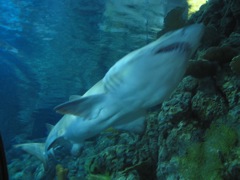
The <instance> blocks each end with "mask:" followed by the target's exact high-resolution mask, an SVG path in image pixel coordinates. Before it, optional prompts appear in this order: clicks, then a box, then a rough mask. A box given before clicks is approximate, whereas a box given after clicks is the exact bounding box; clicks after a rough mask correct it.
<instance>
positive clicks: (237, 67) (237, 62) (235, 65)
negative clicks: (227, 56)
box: [230, 55, 240, 74]
mask: <svg viewBox="0 0 240 180" xmlns="http://www.w3.org/2000/svg"><path fill="white" fill-rule="evenodd" d="M230 67H231V69H232V71H233V72H235V73H238V74H240V55H238V56H235V57H234V58H233V59H232V61H231V62H230Z"/></svg>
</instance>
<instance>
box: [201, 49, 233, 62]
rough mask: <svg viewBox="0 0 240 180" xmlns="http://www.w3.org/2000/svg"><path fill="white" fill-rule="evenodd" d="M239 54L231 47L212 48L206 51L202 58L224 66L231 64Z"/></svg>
mask: <svg viewBox="0 0 240 180" xmlns="http://www.w3.org/2000/svg"><path fill="white" fill-rule="evenodd" d="M237 54H238V51H237V50H235V49H234V48H231V47H227V46H225V47H210V48H208V49H207V50H206V52H205V54H204V55H203V56H202V58H203V59H206V60H209V61H217V62H218V63H220V64H224V63H228V62H230V61H231V60H232V58H233V57H234V56H236V55H237Z"/></svg>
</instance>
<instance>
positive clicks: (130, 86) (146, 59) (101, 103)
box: [55, 24, 204, 141]
mask: <svg viewBox="0 0 240 180" xmlns="http://www.w3.org/2000/svg"><path fill="white" fill-rule="evenodd" d="M203 33H204V25H202V24H193V25H189V26H186V27H183V28H181V29H178V30H176V31H172V32H169V33H166V34H165V35H163V36H161V37H160V38H159V39H157V40H156V41H154V42H152V43H150V44H148V45H146V46H144V47H142V48H140V49H138V50H135V51H133V52H131V53H129V54H128V55H126V56H125V57H123V58H122V59H120V60H119V61H117V62H116V63H115V64H114V65H113V66H112V67H111V68H110V69H109V71H108V72H107V73H106V74H105V76H104V77H103V79H102V81H101V83H102V85H101V86H102V87H101V88H102V89H103V90H102V93H99V94H93V95H88V96H85V97H84V96H83V97H81V98H78V99H75V100H72V101H68V102H65V103H62V104H60V105H58V106H56V107H55V110H56V112H58V113H61V114H71V115H74V116H77V117H82V118H83V119H84V121H86V122H85V123H92V124H94V122H98V124H99V126H98V127H95V126H93V128H92V130H93V131H94V132H98V131H99V129H101V130H102V129H106V128H107V127H109V126H111V125H123V124H126V123H130V121H132V122H134V121H135V119H137V118H136V117H137V116H136V114H139V113H140V112H144V111H146V110H147V109H149V108H151V107H153V106H155V105H158V104H160V103H161V102H163V101H164V100H165V99H166V98H167V97H168V96H169V95H170V94H171V93H172V92H173V90H174V89H175V88H176V86H177V85H178V84H179V82H180V81H181V79H182V78H183V76H184V73H185V71H186V68H187V65H188V60H189V59H190V58H191V56H192V55H193V53H194V52H195V51H196V49H197V48H198V46H199V44H200V41H201V38H202V36H203ZM140 114H141V113H140ZM131 116H132V117H134V116H135V118H127V117H131ZM130 119H131V120H130ZM81 125H82V122H80V123H79V124H78V122H77V123H74V124H72V126H71V128H70V129H71V130H69V131H68V132H67V134H69V137H71V138H73V137H74V138H75V141H77V139H78V138H79V137H80V135H78V132H80V131H79V129H80V128H81ZM95 130H96V131H95ZM73 133H74V135H73ZM92 133H93V132H92ZM80 134H81V133H80ZM71 138H70V139H71ZM74 138H73V139H74Z"/></svg>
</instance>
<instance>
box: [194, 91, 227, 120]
mask: <svg viewBox="0 0 240 180" xmlns="http://www.w3.org/2000/svg"><path fill="white" fill-rule="evenodd" d="M227 109H228V108H227V106H226V104H225V101H224V99H223V98H222V97H221V96H220V95H218V94H206V93H204V92H203V91H198V92H197V93H196V94H195V95H194V97H193V98H192V111H193V113H194V114H195V115H196V116H197V117H198V118H199V120H200V121H203V122H204V121H205V122H211V121H213V120H214V119H217V118H218V117H220V116H221V115H223V114H224V113H225V112H226V111H227Z"/></svg>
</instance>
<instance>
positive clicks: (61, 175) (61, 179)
mask: <svg viewBox="0 0 240 180" xmlns="http://www.w3.org/2000/svg"><path fill="white" fill-rule="evenodd" d="M67 174H68V169H66V168H64V167H63V166H62V165H61V164H57V165H56V177H57V180H66V179H67Z"/></svg>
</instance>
